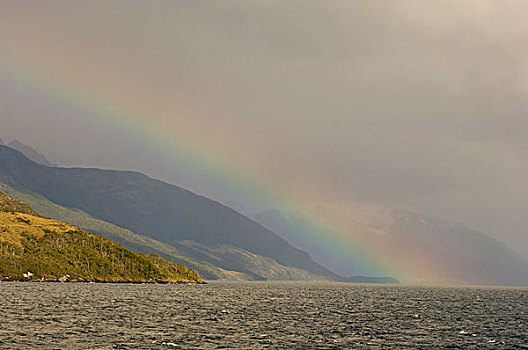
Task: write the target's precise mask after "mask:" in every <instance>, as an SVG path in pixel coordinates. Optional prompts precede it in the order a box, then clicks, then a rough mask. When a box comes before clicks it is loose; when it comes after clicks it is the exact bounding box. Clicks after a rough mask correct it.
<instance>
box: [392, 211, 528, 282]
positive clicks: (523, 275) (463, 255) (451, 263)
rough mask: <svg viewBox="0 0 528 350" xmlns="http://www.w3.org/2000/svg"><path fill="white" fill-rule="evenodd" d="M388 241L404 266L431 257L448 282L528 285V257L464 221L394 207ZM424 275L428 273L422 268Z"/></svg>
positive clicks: (395, 259) (430, 261) (409, 267)
mask: <svg viewBox="0 0 528 350" xmlns="http://www.w3.org/2000/svg"><path fill="white" fill-rule="evenodd" d="M392 216H393V220H394V221H393V224H392V226H391V228H390V230H389V233H388V235H387V238H386V241H385V244H386V245H387V246H388V247H391V248H392V249H391V251H392V252H393V254H394V256H393V260H394V261H398V262H399V264H401V267H402V268H404V269H413V268H416V271H417V272H418V273H420V270H423V269H424V267H426V266H421V267H419V266H416V261H419V260H424V259H423V257H424V256H426V257H428V261H427V262H424V264H425V263H427V264H428V265H429V266H431V267H432V268H434V269H435V270H437V271H438V273H440V274H441V275H443V276H444V278H445V280H446V281H447V282H451V281H452V282H455V283H457V282H465V283H468V284H483V285H512V286H516V285H522V286H528V259H527V258H526V257H524V256H523V255H521V254H519V253H517V252H515V251H514V250H513V249H511V248H509V247H507V246H506V245H504V244H503V243H501V242H499V241H498V240H496V239H495V238H493V237H491V236H488V235H486V234H484V233H481V232H478V231H476V230H473V229H470V228H468V227H466V226H464V225H462V224H458V223H454V222H450V221H446V220H441V219H437V218H432V217H428V216H425V215H419V214H415V213H412V212H409V211H405V210H394V211H393V213H392ZM421 277H422V279H424V280H426V279H427V275H426V274H425V273H424V272H422V276H421Z"/></svg>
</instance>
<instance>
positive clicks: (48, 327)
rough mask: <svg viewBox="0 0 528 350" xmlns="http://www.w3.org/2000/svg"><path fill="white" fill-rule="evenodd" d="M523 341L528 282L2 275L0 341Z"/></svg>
mask: <svg viewBox="0 0 528 350" xmlns="http://www.w3.org/2000/svg"><path fill="white" fill-rule="evenodd" d="M433 347H434V348H469V349H515V348H526V349H528V289H526V288H525V289H522V288H426V287H410V286H373V285H352V284H339V283H323V284H316V283H294V282H291V283H279V282H273V283H265V282H256V283H227V282H216V283H210V284H208V285H134V284H81V283H77V284H74V283H72V284H69V283H17V282H1V283H0V349H25V348H28V349H29V348H39V349H178V348H184V349H202V348H242V349H253V348H255V349H258V348H302V349H311V348H317V349H342V348H366V349H368V348H373V349H376V348H403V349H405V348H420V349H424V348H433Z"/></svg>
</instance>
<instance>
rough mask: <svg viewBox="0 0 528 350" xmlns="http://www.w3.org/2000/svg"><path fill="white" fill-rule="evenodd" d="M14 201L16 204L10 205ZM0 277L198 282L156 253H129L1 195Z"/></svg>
mask: <svg viewBox="0 0 528 350" xmlns="http://www.w3.org/2000/svg"><path fill="white" fill-rule="evenodd" d="M11 203H15V206H11ZM0 208H2V210H0V279H2V280H39V281H96V282H134V283H138V282H157V283H169V282H170V283H180V282H193V283H202V282H203V280H202V279H201V277H200V276H199V275H198V274H197V273H196V272H195V271H193V270H191V269H189V268H187V267H185V266H182V265H178V264H175V263H172V262H169V261H167V260H165V259H163V258H161V257H159V256H155V255H145V254H137V253H134V252H132V251H130V250H128V249H126V248H124V247H122V246H120V245H119V244H117V243H115V242H112V241H110V240H108V239H106V238H104V237H100V236H95V235H93V234H90V233H87V232H84V231H82V230H80V229H78V228H76V227H74V226H71V225H68V224H65V223H62V222H59V221H55V220H51V219H47V218H43V217H41V216H36V215H32V214H28V213H27V212H31V213H33V211H32V210H29V209H28V207H27V206H25V207H23V208H22V209H23V210H22V211H23V212H17V208H21V205H20V202H19V201H16V200H14V199H12V198H10V197H9V196H6V195H5V194H2V193H0Z"/></svg>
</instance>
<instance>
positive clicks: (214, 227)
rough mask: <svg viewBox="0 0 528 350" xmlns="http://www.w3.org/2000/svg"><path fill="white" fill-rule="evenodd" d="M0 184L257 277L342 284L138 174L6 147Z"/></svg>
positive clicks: (267, 234)
mask: <svg viewBox="0 0 528 350" xmlns="http://www.w3.org/2000/svg"><path fill="white" fill-rule="evenodd" d="M0 182H2V183H5V184H7V185H9V186H11V187H13V188H16V189H19V190H22V191H23V192H25V193H37V194H40V195H41V196H43V197H45V198H46V199H47V200H50V201H51V202H53V203H55V204H58V205H60V206H62V207H65V208H69V209H75V210H76V211H80V212H84V213H86V214H88V215H89V216H90V217H92V218H96V219H99V220H103V221H105V222H108V223H111V224H113V225H116V226H118V227H121V228H124V229H127V230H130V231H132V232H134V233H136V234H139V235H141V236H147V237H150V238H151V239H153V240H155V241H159V242H162V243H164V244H165V245H169V246H170V247H172V248H173V249H175V250H177V251H180V252H182V253H183V254H185V255H186V256H188V257H190V258H193V259H196V260H200V261H204V262H207V263H209V264H213V265H215V266H216V267H219V268H221V269H224V270H229V271H234V272H238V273H243V274H246V275H248V276H252V277H253V278H254V279H327V280H328V279H330V280H332V279H336V278H339V276H337V275H335V274H333V273H332V272H330V271H329V270H327V269H325V268H324V267H322V266H320V265H318V264H317V263H315V262H313V261H312V260H311V258H310V256H309V255H308V254H306V253H305V252H303V251H301V250H299V249H296V248H294V247H292V246H291V245H290V244H288V243H287V242H286V241H285V240H284V239H282V238H280V237H279V236H277V235H276V234H275V233H274V232H272V231H270V230H268V229H266V228H264V227H262V226H261V225H259V224H257V223H255V222H254V221H252V220H250V219H248V218H247V217H245V216H243V215H241V214H239V213H237V212H236V211H234V210H232V209H230V208H228V207H226V206H224V205H222V204H220V203H218V202H215V201H212V200H210V199H207V198H204V197H201V196H198V195H196V194H194V193H192V192H190V191H187V190H185V189H182V188H180V187H177V186H174V185H170V184H167V183H164V182H162V181H158V180H154V179H151V178H149V177H147V176H145V175H143V174H140V173H136V172H125V171H112V170H101V169H84V168H59V167H46V166H42V165H39V164H36V163H35V162H33V161H31V160H29V159H28V158H26V157H25V156H24V155H23V154H22V153H20V152H17V151H14V150H13V149H11V148H8V147H5V146H0ZM259 259H260V260H261V262H260V263H257V261H258V260H259ZM250 261H252V263H250ZM270 264H271V265H273V266H274V267H275V268H274V269H273V272H270V270H269V269H268V268H266V267H265V266H268V267H269V266H270Z"/></svg>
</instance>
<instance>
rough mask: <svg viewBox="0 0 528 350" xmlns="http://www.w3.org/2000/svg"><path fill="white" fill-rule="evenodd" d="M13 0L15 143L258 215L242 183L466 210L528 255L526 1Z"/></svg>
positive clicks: (463, 215)
mask: <svg viewBox="0 0 528 350" xmlns="http://www.w3.org/2000/svg"><path fill="white" fill-rule="evenodd" d="M0 8H1V11H0V138H2V139H3V140H4V142H7V141H10V140H12V139H15V138H16V139H20V140H21V141H22V142H24V143H26V144H29V145H31V146H33V147H34V148H35V149H37V150H38V151H39V152H41V153H43V154H45V155H46V157H47V158H48V159H49V160H50V161H51V162H52V163H57V164H59V165H64V166H96V167H103V168H111V169H131V170H138V171H142V172H144V173H146V174H148V175H150V176H153V177H156V178H160V179H163V180H166V181H168V182H171V183H174V184H177V185H181V186H184V187H186V188H189V189H191V190H193V191H195V192H197V193H201V194H204V195H206V196H209V197H211V198H213V199H218V200H220V201H222V202H224V203H226V204H228V205H230V206H232V207H234V208H236V209H238V210H240V211H242V212H244V213H247V214H248V215H252V214H254V213H256V212H258V211H260V210H264V209H267V208H266V202H265V201H259V199H258V198H250V197H251V196H250V195H248V194H247V193H248V191H237V189H236V183H237V181H235V180H233V179H236V180H240V182H241V183H244V184H245V185H243V186H249V187H254V186H260V187H261V188H262V189H263V190H262V191H255V193H257V194H258V193H262V192H265V189H268V188H273V189H274V191H277V192H280V193H281V195H282V196H283V197H284V198H294V199H295V201H296V202H297V205H298V206H299V207H303V208H311V207H318V206H324V207H327V208H337V209H339V210H340V211H342V212H344V213H347V210H354V208H356V207H357V206H358V204H359V205H361V206H362V207H367V208H384V209H387V210H389V209H392V208H405V209H408V210H412V211H416V212H419V213H423V214H427V215H432V216H435V217H440V218H444V219H448V220H454V221H459V222H463V223H465V224H467V225H468V226H471V227H473V228H476V229H478V230H481V231H483V232H486V233H489V234H491V235H493V236H495V237H497V238H499V239H500V240H502V241H504V242H505V243H507V244H508V245H510V246H511V247H513V248H514V249H516V250H517V251H519V252H521V253H524V254H528V234H527V232H526V231H527V228H528V216H527V215H526V208H528V181H527V179H526V175H527V174H528V162H527V160H528V116H527V105H528V99H527V92H528V60H527V58H528V40H526V38H528V26H526V25H525V19H526V17H527V16H528V2H526V1H508V0H506V1H503V0H501V1H485V0H478V1H471V0H467V1H449V0H442V1H432V0H431V1H419V0H416V1H412V0H408V1H329V2H327V1H324V2H323V1H307V0H303V1H271V0H270V1H260V0H255V1H229V0H222V1H195V0H192V1H190V0H189V1H111V2H108V1H54V0H50V1H46V2H40V1H6V0H0ZM194 159H201V160H202V161H194ZM211 168H214V169H217V172H215V174H217V175H218V176H214V177H211V176H209V175H208V174H207V172H208V171H210V169H211ZM223 178H229V179H231V180H232V181H231V182H230V185H229V186H228V185H226V181H224V180H223ZM248 184H250V185H248ZM255 184H257V185H255ZM241 186H242V185H241ZM241 192H242V194H241ZM255 196H257V195H253V197H255Z"/></svg>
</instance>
